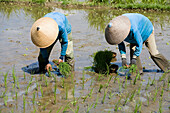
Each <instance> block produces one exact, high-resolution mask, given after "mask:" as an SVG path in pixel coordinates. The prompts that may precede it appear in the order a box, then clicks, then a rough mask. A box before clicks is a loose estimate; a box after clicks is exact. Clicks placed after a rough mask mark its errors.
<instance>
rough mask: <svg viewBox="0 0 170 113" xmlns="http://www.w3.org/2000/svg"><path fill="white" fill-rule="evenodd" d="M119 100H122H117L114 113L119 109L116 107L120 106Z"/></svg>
mask: <svg viewBox="0 0 170 113" xmlns="http://www.w3.org/2000/svg"><path fill="white" fill-rule="evenodd" d="M121 99H122V98H119V100H118V102H117V103H116V105H115V109H114V111H117V110H118V108H119V107H118V106H119V104H120V101H121Z"/></svg>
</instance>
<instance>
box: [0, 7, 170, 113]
mask: <svg viewBox="0 0 170 113" xmlns="http://www.w3.org/2000/svg"><path fill="white" fill-rule="evenodd" d="M51 11H58V12H62V13H64V14H65V15H67V18H68V20H69V22H70V23H71V25H72V35H73V41H74V56H75V61H76V62H75V72H74V73H73V75H72V77H69V78H66V79H64V82H63V78H61V77H56V79H57V80H56V81H57V82H55V77H46V76H44V75H30V74H28V73H25V77H24V72H23V71H22V70H21V68H22V67H25V66H27V65H29V64H32V63H35V62H37V56H38V53H39V49H38V48H37V47H35V46H34V45H33V44H32V42H31V39H30V28H31V26H32V24H33V23H34V21H35V20H36V19H38V18H40V17H42V16H44V15H45V14H46V13H48V12H51ZM129 12H133V13H142V14H144V15H146V16H147V17H149V19H150V20H151V21H152V22H153V24H154V26H155V36H156V43H157V47H158V50H159V51H160V53H162V54H163V55H164V56H165V57H166V58H167V59H170V49H169V47H170V45H169V43H170V32H169V31H170V21H169V19H170V16H169V15H170V12H155V11H140V10H101V9H91V10H87V9H82V10H74V9H60V8H56V7H50V8H45V7H41V6H38V7H31V6H30V7H27V6H26V7H25V6H22V7H15V6H13V5H9V6H6V5H4V4H1V8H0V36H1V38H0V62H1V63H0V74H1V77H0V85H1V88H0V96H1V98H0V111H2V112H5V111H6V112H12V111H14V112H23V111H24V104H23V103H24V102H23V95H24V94H25V93H26V92H27V91H28V94H27V95H25V97H26V108H25V112H30V111H31V112H33V111H35V109H36V112H41V111H42V112H50V111H52V112H56V111H57V110H58V109H59V108H60V107H61V111H69V112H73V111H74V110H75V111H76V110H77V108H78V107H79V112H87V111H88V110H89V111H90V112H109V111H110V112H113V111H114V110H115V108H116V105H117V102H118V100H119V98H120V97H123V98H124V99H121V100H120V103H121V104H122V103H123V101H124V100H125V96H127V94H128V93H130V94H131V93H132V92H133V90H134V89H136V90H137V89H138V88H139V87H140V83H142V90H141V95H140V96H136V97H135V100H138V98H141V100H142V101H143V106H142V109H143V110H144V109H145V110H146V111H158V108H159V102H158V101H159V99H157V100H156V102H155V103H153V101H152V99H150V106H147V104H146V103H147V102H146V99H147V97H146V93H148V94H152V95H151V96H150V98H151V97H154V96H153V95H154V92H155V89H156V85H155V86H154V85H153V86H151V87H150V88H149V90H145V87H146V86H147V83H148V80H149V79H148V77H150V79H151V80H153V79H154V78H155V80H158V79H159V77H161V76H162V75H163V73H162V72H157V69H159V68H158V67H157V66H156V65H155V64H154V63H153V61H152V60H151V59H150V58H149V53H148V51H147V49H146V47H143V51H142V54H141V59H142V65H143V66H144V67H145V70H144V75H142V79H141V80H139V81H138V83H137V85H132V83H131V82H133V81H131V82H130V81H128V83H127V84H128V85H129V86H130V87H128V90H127V89H125V88H122V90H121V89H120V88H119V86H120V85H118V83H119V82H122V83H123V81H124V77H120V81H119V82H118V81H115V82H114V76H115V75H116V74H114V76H113V78H112V79H111V82H110V83H109V85H108V86H107V87H105V85H104V84H106V83H107V81H108V79H109V77H98V76H99V75H96V76H97V77H96V76H94V75H95V73H91V72H89V73H83V72H82V71H83V68H84V67H86V66H91V65H92V62H93V59H92V57H91V55H92V54H93V53H94V52H97V51H99V50H105V49H108V50H111V51H114V52H117V53H118V55H117V61H116V62H114V63H115V64H117V65H119V66H121V59H120V55H119V52H118V49H117V46H110V45H108V44H107V43H106V41H105V38H104V33H103V31H104V28H105V26H106V24H107V23H108V22H109V21H110V20H111V19H112V18H113V17H115V16H118V15H120V14H123V13H129ZM127 50H128V48H127ZM59 51H60V44H59V43H57V44H56V45H55V47H54V49H53V51H52V54H51V56H50V60H52V59H54V58H58V57H59V55H60V52H59ZM127 55H128V56H129V53H128V52H127ZM128 58H129V57H128ZM128 62H129V61H128ZM7 72H8V75H7V88H5V85H4V76H3V75H4V74H5V73H7ZM14 74H15V76H16V78H18V79H16V81H18V83H17V82H16V83H15V85H14V80H13V75H14ZM116 80H117V79H116ZM30 81H32V82H31V83H30ZM45 81H47V82H45ZM165 81H166V82H165V83H166V85H165V86H168V85H167V84H168V83H167V80H165ZM46 83H48V85H47V84H46ZM63 83H65V84H63ZM18 84H19V87H18ZM29 84H30V86H29V87H28V85H29ZM37 84H38V85H37ZM100 84H103V85H104V86H103V87H104V88H103V89H102V90H101V93H98V89H99V87H100ZM157 84H158V87H161V86H162V84H163V82H159V83H157ZM55 85H56V86H57V90H56V92H55V93H56V95H57V97H56V101H57V104H54V96H53V95H54V86H55ZM37 86H38V88H37ZM40 86H41V88H40ZM113 86H114V88H113ZM41 89H42V90H43V92H44V93H43V94H42V93H41ZM73 90H75V91H74V92H75V93H74V97H73V94H72V91H73ZM160 90H161V88H160ZM67 91H68V97H67V98H68V99H66V93H67ZM128 91H129V92H128ZM16 92H17V95H18V99H16ZM90 92H92V96H90V94H89V93H90ZM105 92H107V93H106V94H107V95H106V99H105V102H103V104H102V103H101V101H102V99H103V95H104V93H105ZM34 93H35V98H36V99H35V104H33V95H34ZM158 93H160V91H158ZM42 95H43V96H42ZM111 95H112V96H111ZM121 95H122V96H121ZM136 95H137V94H136ZM164 95H165V96H164V98H163V102H164V104H163V107H162V109H163V110H164V112H167V111H169V108H168V107H169V104H170V103H169V98H168V95H169V93H168V91H167V89H166V88H165V91H164ZM97 96H98V97H99V101H98V102H97V103H98V104H97V105H96V108H95V107H94V106H95V104H94V103H96V98H97ZM3 97H8V99H6V100H7V101H8V104H7V106H5V105H4V100H5V99H4V98H3ZM74 98H75V100H76V101H73V100H74ZM86 98H87V99H86ZM109 98H111V99H109ZM73 102H77V103H76V105H75V106H73ZM68 103H69V104H68ZM136 103H137V102H136V101H132V102H128V104H127V105H125V106H123V105H121V104H120V105H119V110H118V111H120V112H127V111H131V112H132V111H134V108H135V105H136ZM91 105H92V107H91V109H90V106H91ZM62 106H63V107H62ZM145 110H144V111H145Z"/></svg>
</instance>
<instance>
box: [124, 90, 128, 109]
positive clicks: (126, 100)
mask: <svg viewBox="0 0 170 113" xmlns="http://www.w3.org/2000/svg"><path fill="white" fill-rule="evenodd" d="M128 99H129V93H128V94H127V96H126V99H125V102H124V104H123V105H124V106H125V105H126V103H127V102H128Z"/></svg>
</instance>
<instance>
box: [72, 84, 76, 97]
mask: <svg viewBox="0 0 170 113" xmlns="http://www.w3.org/2000/svg"><path fill="white" fill-rule="evenodd" d="M72 95H73V98H75V97H74V96H75V86H74V87H73V91H72Z"/></svg>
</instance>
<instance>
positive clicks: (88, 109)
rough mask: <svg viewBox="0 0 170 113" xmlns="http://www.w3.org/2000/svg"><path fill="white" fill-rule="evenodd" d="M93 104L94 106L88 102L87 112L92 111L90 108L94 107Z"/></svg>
mask: <svg viewBox="0 0 170 113" xmlns="http://www.w3.org/2000/svg"><path fill="white" fill-rule="evenodd" d="M92 106H93V104H91V105H90V106H89V104H88V108H87V113H89V111H90V109H91V108H92Z"/></svg>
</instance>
